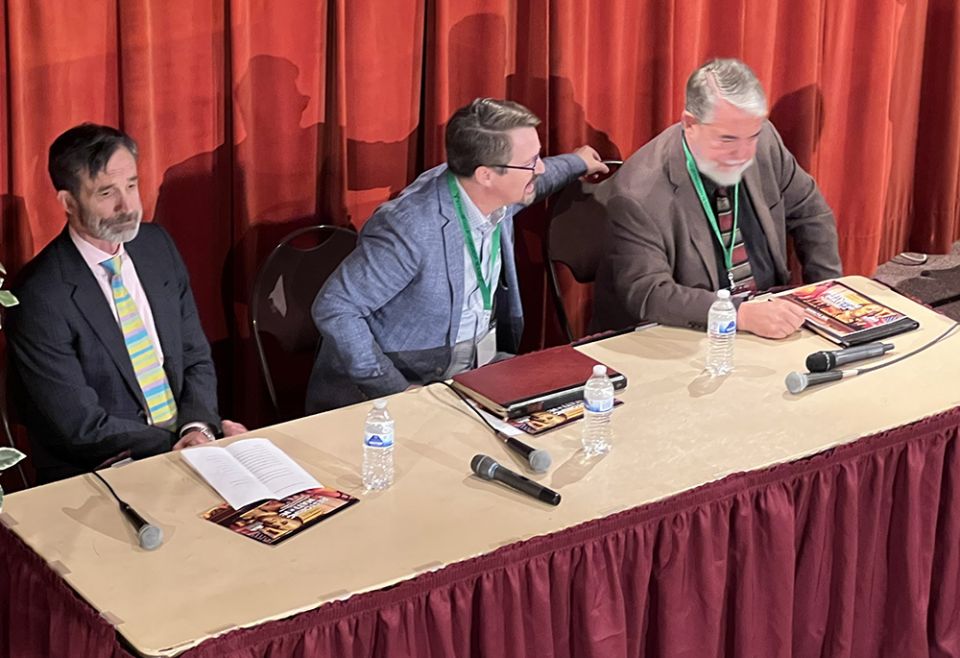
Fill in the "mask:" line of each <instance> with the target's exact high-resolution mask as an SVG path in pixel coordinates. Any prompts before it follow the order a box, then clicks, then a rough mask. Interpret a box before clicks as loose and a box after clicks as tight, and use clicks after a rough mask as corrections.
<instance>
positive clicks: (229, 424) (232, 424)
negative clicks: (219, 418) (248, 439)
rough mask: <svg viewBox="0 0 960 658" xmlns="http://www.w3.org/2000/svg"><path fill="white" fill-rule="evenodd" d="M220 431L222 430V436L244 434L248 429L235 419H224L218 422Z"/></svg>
mask: <svg viewBox="0 0 960 658" xmlns="http://www.w3.org/2000/svg"><path fill="white" fill-rule="evenodd" d="M220 431H222V432H223V435H224V436H236V435H237V434H245V433H247V432H249V431H250V430H248V429H247V428H246V427H244V426H243V425H241V424H240V423H238V422H236V421H233V420H225V421H223V422H222V423H221V424H220Z"/></svg>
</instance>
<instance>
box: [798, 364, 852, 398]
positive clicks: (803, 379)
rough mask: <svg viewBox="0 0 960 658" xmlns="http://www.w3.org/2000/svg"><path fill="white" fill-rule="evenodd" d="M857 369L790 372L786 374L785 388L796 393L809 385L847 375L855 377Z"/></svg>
mask: <svg viewBox="0 0 960 658" xmlns="http://www.w3.org/2000/svg"><path fill="white" fill-rule="evenodd" d="M859 374H860V371H859V370H828V371H826V372H791V373H790V374H789V375H787V380H786V384H787V390H788V391H790V392H791V393H793V394H794V395H796V394H797V393H802V392H803V391H805V390H807V389H808V388H810V387H811V386H819V385H820V384H828V383H830V382H836V381H840V380H841V379H846V378H847V377H856V376H857V375H859Z"/></svg>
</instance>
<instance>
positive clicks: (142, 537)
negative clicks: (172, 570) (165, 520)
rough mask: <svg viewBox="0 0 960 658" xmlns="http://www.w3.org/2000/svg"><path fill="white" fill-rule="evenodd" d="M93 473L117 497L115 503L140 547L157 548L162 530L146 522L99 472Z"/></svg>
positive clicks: (161, 537) (161, 539) (161, 540)
mask: <svg viewBox="0 0 960 658" xmlns="http://www.w3.org/2000/svg"><path fill="white" fill-rule="evenodd" d="M93 475H94V476H95V477H96V478H97V479H98V480H100V481H101V482H103V484H104V485H105V486H106V487H107V489H108V490H109V491H110V493H111V494H112V495H113V497H114V498H116V499H117V503H119V505H120V511H121V512H123V515H124V516H125V517H127V520H128V521H129V522H130V524H131V525H132V526H133V527H134V528H135V529H136V531H137V540H138V541H139V542H140V548H142V549H144V550H146V551H152V550H153V549H155V548H158V547H159V546H160V544H162V543H163V530H161V529H160V528H158V527H157V526H155V525H151V524H150V523H148V522H147V520H146V519H145V518H143V517H142V516H140V515H139V514H137V511H136V510H135V509H133V508H132V507H130V505H128V504H127V503H125V502H124V501H123V500H121V499H120V496H118V495H117V492H116V491H114V490H113V487H111V486H110V483H109V482H107V481H106V480H104V479H103V477H102V476H101V475H100V474H99V473H97V472H96V471H94V472H93Z"/></svg>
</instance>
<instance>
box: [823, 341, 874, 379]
mask: <svg viewBox="0 0 960 658" xmlns="http://www.w3.org/2000/svg"><path fill="white" fill-rule="evenodd" d="M892 349H893V343H880V342H876V341H875V342H872V343H865V344H863V345H857V346H856V347H847V348H844V349H842V350H830V351H820V352H814V353H813V354H811V355H810V356H808V357H807V370H809V371H810V372H826V371H828V370H833V369H834V368H838V367H840V366H843V365H846V364H848V363H853V362H855V361H863V360H864V359H875V358H876V357H878V356H883V355H884V354H886V353H887V352H889V351H890V350H892Z"/></svg>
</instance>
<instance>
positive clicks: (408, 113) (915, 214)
mask: <svg viewBox="0 0 960 658" xmlns="http://www.w3.org/2000/svg"><path fill="white" fill-rule="evenodd" d="M0 24H2V27H3V30H2V31H0V41H2V43H0V201H2V203H0V209H2V213H3V215H2V224H3V230H2V233H0V239H2V245H0V247H2V248H0V258H2V259H3V261H4V262H5V264H7V265H8V266H9V267H11V268H13V269H14V270H15V269H16V268H18V267H19V266H20V265H21V264H22V263H23V262H25V260H26V259H28V258H30V257H31V256H32V255H33V254H35V253H36V252H37V251H38V250H39V249H40V248H42V247H43V245H45V244H46V243H47V242H49V241H50V239H52V238H53V236H54V235H56V234H57V232H58V231H59V230H60V229H61V227H62V225H63V215H62V211H61V210H60V209H59V208H58V206H57V204H56V202H55V199H54V195H53V191H52V189H51V186H50V183H49V182H48V180H47V176H46V172H45V163H46V150H47V147H48V145H49V144H50V142H51V141H52V139H53V138H54V137H55V136H56V135H57V134H58V133H60V132H61V131H62V130H64V129H66V128H67V127H69V126H70V125H73V124H75V123H78V122H80V121H85V120H89V121H99V122H105V123H111V124H116V125H120V126H122V127H123V128H125V129H126V130H128V131H129V132H130V133H131V134H133V135H134V137H136V138H137V139H138V141H139V142H140V145H141V151H142V156H141V172H142V177H143V185H142V189H143V195H144V202H145V206H146V216H147V217H148V218H151V219H154V220H155V221H157V222H160V223H162V224H164V225H165V226H166V227H167V228H169V230H170V231H171V232H172V234H173V236H174V238H175V240H176V241H177V244H178V245H179V247H180V249H181V251H182V252H183V254H184V258H185V260H186V262H187V265H188V267H189V269H190V272H191V275H192V277H193V286H194V290H195V293H196V297H197V300H198V303H199V305H200V312H201V316H202V319H203V323H204V328H205V329H206V331H207V334H208V336H209V338H210V340H211V343H212V344H213V346H214V351H215V355H216V359H217V366H218V370H219V373H220V377H221V380H222V385H221V386H222V396H221V397H222V401H223V411H224V412H225V413H226V414H227V415H230V416H235V417H236V416H238V415H239V419H240V420H244V421H246V422H248V423H249V424H257V423H258V422H260V421H262V420H265V418H264V417H262V415H261V414H259V413H258V412H257V410H258V409H260V408H261V407H262V405H261V403H262V399H261V396H262V390H261V387H260V386H259V384H260V377H259V373H258V372H257V370H256V368H255V367H254V365H253V360H252V352H251V350H250V342H249V335H248V329H247V318H248V313H247V299H248V295H249V291H250V286H251V282H252V277H253V275H254V273H255V272H256V269H257V266H258V264H259V262H260V260H261V259H262V258H263V256H264V255H265V253H266V252H267V251H268V250H269V248H270V247H271V246H272V245H273V244H274V243H275V242H276V240H277V239H278V238H279V237H280V236H282V235H284V234H285V233H287V232H288V231H289V230H291V229H292V228H295V227H298V226H301V225H303V224H307V223H313V222H318V221H322V222H327V223H335V224H345V223H348V222H349V223H352V224H354V225H355V226H360V225H362V224H363V222H364V221H365V220H366V218H367V217H369V215H370V213H371V212H372V211H373V209H374V208H375V207H376V206H377V205H378V204H379V203H380V202H382V201H384V200H386V199H387V198H389V197H391V196H392V195H395V194H396V193H398V192H399V191H400V190H401V189H402V188H403V187H404V185H405V184H406V183H408V182H409V181H410V180H412V179H413V178H414V177H415V176H416V174H417V173H418V172H420V171H422V170H423V169H425V168H427V167H430V166H432V165H434V164H436V163H438V162H440V161H441V160H442V157H443V152H442V151H443V149H442V130H443V124H444V122H445V120H446V118H447V117H448V116H449V114H450V113H451V112H452V111H453V109H455V108H456V107H457V106H459V105H461V104H463V103H464V102H466V101H468V100H469V99H471V98H473V97H474V96H478V95H492V96H509V97H512V98H515V99H517V100H520V101H521V102H524V103H526V104H527V105H529V106H530V107H531V108H532V109H533V110H535V111H536V112H537V113H539V114H540V116H541V117H542V118H543V119H544V124H543V127H542V139H543V143H544V146H545V147H546V149H547V151H548V152H550V153H557V152H561V151H566V150H569V149H571V148H574V147H576V146H578V145H580V144H582V143H585V142H587V143H591V144H594V145H595V146H597V148H598V149H599V150H600V151H601V153H602V154H603V155H604V156H608V157H613V156H623V157H626V156H628V155H629V154H630V153H631V152H633V151H634V150H635V149H637V148H638V147H639V146H641V145H642V144H643V143H645V142H646V141H647V140H648V139H650V138H651V137H653V136H654V135H655V134H657V132H658V131H660V130H662V129H663V128H664V127H666V126H667V125H669V124H671V123H672V122H675V121H676V120H677V119H678V117H679V115H680V111H681V108H682V98H683V89H682V88H683V83H684V81H685V79H686V77H687V75H688V74H689V72H690V71H691V70H692V69H693V68H694V67H695V66H696V65H697V64H699V63H700V62H702V61H703V60H704V59H706V58H707V57H709V56H713V55H720V56H739V57H742V58H743V59H745V60H746V61H747V62H748V63H749V64H751V65H752V66H753V67H754V68H755V70H756V71H757V73H758V75H759V76H760V78H761V80H762V81H763V83H764V84H765V85H766V88H767V90H768V92H769V96H770V101H771V108H772V113H771V116H772V118H773V120H774V122H775V123H776V125H777V126H778V128H779V129H780V130H781V132H782V133H783V135H784V137H785V140H786V142H787V144H788V146H790V148H791V149H792V150H793V151H794V152H795V154H796V155H797V157H798V159H799V160H800V162H801V163H802V164H803V165H804V166H806V167H807V168H808V169H809V170H810V171H811V172H812V173H813V174H814V175H815V176H816V177H817V179H818V180H819V181H820V184H821V186H822V188H823V191H824V193H825V194H826V197H827V199H828V201H829V202H830V204H831V205H832V206H833V208H834V209H835V211H836V213H837V218H838V225H839V231H840V240H841V255H842V257H843V260H844V264H845V269H846V271H847V272H848V273H863V274H870V273H872V271H873V270H874V268H875V266H876V265H877V263H878V262H881V261H884V260H886V259H887V258H889V257H890V256H891V255H893V254H894V253H896V252H897V251H900V250H901V249H904V248H908V247H909V248H912V249H919V250H931V251H933V250H939V251H945V250H946V249H947V247H948V246H949V245H950V243H951V242H952V241H953V240H954V239H956V238H957V237H958V235H960V228H958V225H960V205H958V204H960V202H958V197H960V122H958V121H957V117H958V116H960V76H958V75H957V71H958V70H960V36H958V35H960V5H958V4H957V3H956V2H954V1H953V0H916V1H914V2H909V3H905V2H902V0H823V1H822V2H805V3H804V2H786V1H775V0H713V1H710V0H682V1H680V0H673V1H670V0H609V1H607V2H602V3H596V2H593V3H591V2H588V1H587V0H528V1H526V2H518V1H517V0H391V1H390V2H380V1H377V0H326V1H323V0H285V1H284V2H283V3H281V4H278V3H276V2H269V1H267V0H231V1H226V0H218V1H214V0H206V1H194V0H163V1H160V0H129V1H127V0H125V1H124V2H116V1H115V0H89V1H87V2H83V3H72V4H71V3H63V2H53V1H50V0H37V1H35V2H7V3H0ZM544 222H545V218H544V215H543V212H542V210H536V209H535V210H531V211H530V212H528V213H526V215H525V216H524V217H522V218H521V220H520V221H519V222H518V227H517V231H518V260H519V266H520V272H521V277H522V279H521V280H522V284H523V298H524V303H525V307H526V312H527V317H528V325H527V331H526V334H525V339H524V346H525V348H526V349H532V348H536V347H540V346H542V345H545V344H551V343H555V342H557V341H558V340H559V338H560V336H559V332H558V331H557V330H556V327H555V324H554V321H553V309H552V308H551V307H550V305H549V303H548V302H547V301H546V294H545V277H544V272H543V264H542V256H541V239H542V236H543V232H544ZM238 410H242V413H239V412H238Z"/></svg>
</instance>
